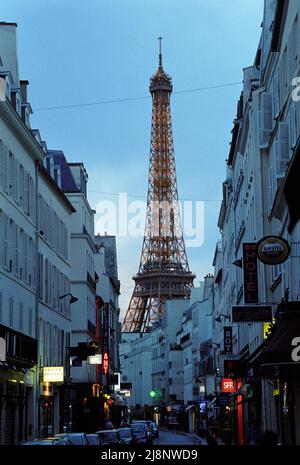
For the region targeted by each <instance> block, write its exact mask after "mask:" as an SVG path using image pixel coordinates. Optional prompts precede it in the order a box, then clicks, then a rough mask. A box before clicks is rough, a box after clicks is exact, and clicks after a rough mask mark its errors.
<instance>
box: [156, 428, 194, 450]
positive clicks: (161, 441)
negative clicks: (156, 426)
mask: <svg viewBox="0 0 300 465" xmlns="http://www.w3.org/2000/svg"><path fill="white" fill-rule="evenodd" d="M153 444H154V445H187V446H188V445H189V446H191V445H194V442H193V437H192V436H191V435H189V434H184V433H181V432H180V433H176V432H175V431H162V430H160V431H159V438H157V439H155V440H154V443H153Z"/></svg>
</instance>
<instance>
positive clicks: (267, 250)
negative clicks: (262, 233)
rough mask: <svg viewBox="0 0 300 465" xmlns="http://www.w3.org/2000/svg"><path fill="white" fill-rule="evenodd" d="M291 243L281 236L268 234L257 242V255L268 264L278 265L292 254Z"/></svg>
mask: <svg viewBox="0 0 300 465" xmlns="http://www.w3.org/2000/svg"><path fill="white" fill-rule="evenodd" d="M290 251H291V249H290V246H289V243H288V242H287V241H286V240H285V239H283V238H282V237H279V236H266V237H263V238H262V239H261V240H260V241H259V242H258V243H257V256H258V258H259V260H260V261H261V262H263V263H265V264H266V265H278V264H279V263H282V262H284V261H285V260H286V259H287V258H288V256H289V254H290Z"/></svg>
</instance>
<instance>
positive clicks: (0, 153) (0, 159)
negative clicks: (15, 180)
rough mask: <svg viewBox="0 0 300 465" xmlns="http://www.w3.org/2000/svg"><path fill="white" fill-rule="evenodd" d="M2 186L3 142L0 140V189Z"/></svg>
mask: <svg viewBox="0 0 300 465" xmlns="http://www.w3.org/2000/svg"><path fill="white" fill-rule="evenodd" d="M2 188H3V142H2V140H0V189H1V190H2Z"/></svg>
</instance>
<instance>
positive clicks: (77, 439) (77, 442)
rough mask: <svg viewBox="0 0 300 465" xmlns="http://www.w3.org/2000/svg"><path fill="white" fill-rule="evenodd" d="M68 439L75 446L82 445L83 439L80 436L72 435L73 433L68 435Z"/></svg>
mask: <svg viewBox="0 0 300 465" xmlns="http://www.w3.org/2000/svg"><path fill="white" fill-rule="evenodd" d="M68 439H69V440H70V441H71V443H72V444H74V445H75V446H82V445H83V439H82V436H77V435H76V436H75V435H74V436H73V435H71V434H70V435H69V436H68Z"/></svg>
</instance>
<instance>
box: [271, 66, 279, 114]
mask: <svg viewBox="0 0 300 465" xmlns="http://www.w3.org/2000/svg"><path fill="white" fill-rule="evenodd" d="M272 99H273V102H272V104H273V113H274V119H275V118H277V117H278V115H279V95H278V68H276V71H275V73H274V76H273V83H272Z"/></svg>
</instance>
